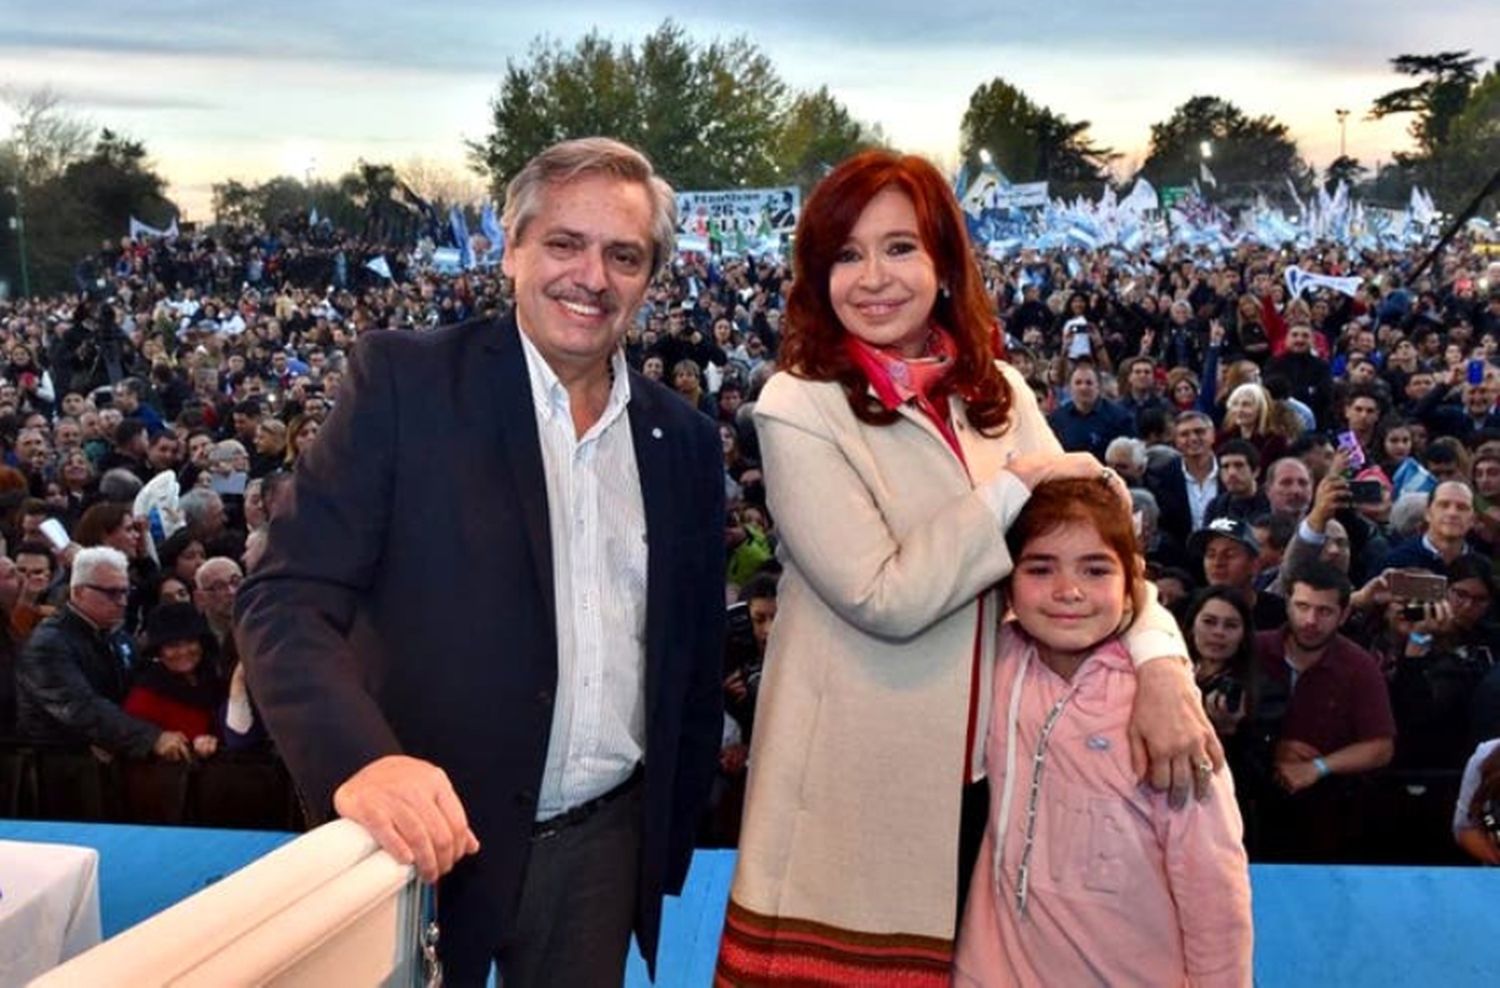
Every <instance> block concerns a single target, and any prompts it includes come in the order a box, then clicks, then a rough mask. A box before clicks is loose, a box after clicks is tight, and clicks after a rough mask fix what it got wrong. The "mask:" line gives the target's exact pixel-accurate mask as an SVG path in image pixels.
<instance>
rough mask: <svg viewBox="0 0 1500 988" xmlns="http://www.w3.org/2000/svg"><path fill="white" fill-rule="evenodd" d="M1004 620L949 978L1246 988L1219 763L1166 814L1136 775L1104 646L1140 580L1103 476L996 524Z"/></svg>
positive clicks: (1050, 487)
mask: <svg viewBox="0 0 1500 988" xmlns="http://www.w3.org/2000/svg"><path fill="white" fill-rule="evenodd" d="M1007 541H1008V542H1009V543H1010V549H1011V557H1012V559H1013V560H1014V562H1015V569H1014V571H1013V572H1012V574H1011V576H1010V580H1009V588H1008V593H1009V599H1010V607H1011V611H1012V613H1013V617H1014V619H1013V620H1007V622H1006V624H1005V625H1004V626H1003V627H1002V629H1001V632H1000V635H1001V638H1000V650H999V658H1000V661H999V662H998V663H997V665H996V671H995V678H994V703H993V705H992V707H991V709H992V711H993V713H992V715H991V719H990V728H989V734H988V738H987V742H986V748H985V757H986V764H987V769H988V773H989V779H990V793H991V798H990V819H989V825H988V827H987V829H986V832H985V838H984V845H983V849H982V850H981V851H980V854H979V859H978V861H977V862H976V864H975V871H974V878H973V882H972V883H971V885H970V892H969V900H968V905H967V907H966V909H965V913H964V919H963V925H962V928H961V929H960V931H959V942H958V951H957V957H956V960H955V964H954V982H955V984H958V985H965V986H974V985H983V986H986V988H993V986H1000V985H1070V986H1071V985H1150V986H1153V988H1157V986H1176V985H1193V986H1198V985H1235V986H1247V985H1249V984H1251V947H1252V934H1251V918H1250V878H1249V870H1248V867H1247V864H1246V858H1245V851H1244V846H1243V843H1242V831H1243V827H1242V824H1241V822H1240V815H1239V811H1238V809H1237V808H1236V806H1235V801H1234V787H1233V783H1232V782H1231V780H1230V777H1229V773H1228V772H1220V773H1219V774H1218V775H1217V776H1216V777H1214V779H1213V782H1212V785H1211V787H1210V796H1209V798H1208V799H1207V800H1205V801H1202V802H1198V803H1194V804H1193V805H1191V806H1190V807H1188V808H1187V809H1186V810H1177V811H1173V810H1171V809H1169V808H1168V806H1167V802H1166V800H1167V797H1166V796H1165V794H1160V793H1155V792H1152V791H1151V790H1150V789H1149V788H1148V787H1145V786H1143V785H1141V784H1140V782H1139V780H1138V779H1137V777H1136V774H1135V773H1134V772H1133V771H1132V769H1131V764H1130V740H1129V738H1128V736H1127V734H1126V728H1127V725H1128V723H1129V719H1130V709H1131V703H1132V701H1133V700H1134V698H1135V688H1136V682H1135V670H1134V667H1133V666H1132V665H1131V662H1130V657H1129V655H1128V654H1127V652H1126V651H1125V649H1124V647H1123V646H1121V644H1120V641H1119V635H1120V632H1121V631H1123V630H1124V629H1125V628H1126V627H1128V626H1129V624H1130V621H1131V618H1132V610H1133V608H1132V603H1131V602H1132V600H1134V599H1138V597H1137V596H1136V591H1137V590H1138V588H1139V586H1140V584H1141V582H1142V581H1143V580H1144V576H1142V574H1141V568H1140V561H1139V554H1138V552H1137V547H1136V542H1135V534H1134V530H1133V526H1132V523H1131V516H1130V513H1129V510H1128V509H1127V508H1126V507H1125V505H1124V504H1122V503H1121V501H1120V499H1119V497H1118V495H1117V494H1116V493H1115V492H1114V491H1113V490H1112V489H1111V488H1110V486H1109V485H1108V484H1107V483H1103V482H1099V481H1094V480H1059V481H1050V482H1047V483H1043V484H1040V485H1038V486H1037V488H1036V490H1035V491H1034V492H1033V493H1032V495H1031V500H1030V501H1029V502H1028V503H1027V505H1026V507H1025V509H1024V510H1023V511H1022V512H1021V515H1020V517H1018V518H1017V519H1016V521H1015V523H1014V524H1013V525H1012V526H1011V528H1010V531H1009V533H1008V535H1007Z"/></svg>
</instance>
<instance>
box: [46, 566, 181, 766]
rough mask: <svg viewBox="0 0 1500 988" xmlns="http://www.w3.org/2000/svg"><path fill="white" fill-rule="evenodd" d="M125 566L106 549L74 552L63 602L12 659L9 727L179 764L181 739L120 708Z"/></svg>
mask: <svg viewBox="0 0 1500 988" xmlns="http://www.w3.org/2000/svg"><path fill="white" fill-rule="evenodd" d="M128 566H129V561H128V560H127V559H126V557H125V554H124V553H122V552H120V551H119V550H118V549H114V548H111V547H109V546H95V547H93V548H87V549H83V550H81V551H79V553H78V555H77V556H75V557H74V559H73V570H72V576H71V578H70V586H69V596H68V603H67V604H66V605H65V606H64V607H63V608H62V609H61V610H60V611H58V612H57V613H56V614H54V615H52V616H51V617H49V618H47V619H46V620H44V621H43V622H42V623H41V624H39V625H37V628H36V630H35V631H34V632H32V634H31V638H30V639H29V640H28V641H27V643H26V645H25V647H24V648H23V649H22V650H21V654H20V658H19V659H18V660H17V663H16V684H17V693H16V695H17V702H16V721H17V732H18V733H19V734H20V735H21V736H22V737H24V738H27V739H30V740H33V741H45V742H51V743H60V744H70V745H77V746H80V747H82V746H92V747H95V748H98V749H100V750H102V751H105V752H109V753H114V754H124V755H132V756H135V757H145V756H148V755H153V754H154V755H156V756H158V757H161V758H164V759H167V760H169V761H183V760H186V759H187V758H189V757H190V752H191V750H192V749H191V747H190V744H189V741H188V738H187V737H186V736H184V735H182V734H180V733H178V732H176V731H164V730H162V729H160V728H158V727H156V726H155V725H153V724H150V723H148V722H146V721H143V720H141V719H139V718H137V717H132V716H131V715H130V714H128V713H126V712H125V711H124V710H123V709H122V708H121V704H122V703H123V702H124V700H125V695H126V690H127V688H128V685H129V683H128V680H129V673H130V668H131V666H132V664H133V654H134V653H133V649H132V648H131V645H130V641H129V638H128V637H127V636H126V635H125V634H124V632H123V631H122V630H121V624H122V623H123V622H124V619H125V607H126V601H127V600H128V598H129V596H130V581H129V576H128V575H127V569H128Z"/></svg>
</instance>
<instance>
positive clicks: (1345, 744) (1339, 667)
mask: <svg viewBox="0 0 1500 988" xmlns="http://www.w3.org/2000/svg"><path fill="white" fill-rule="evenodd" d="M1351 593H1352V587H1351V586H1350V584H1349V578H1348V577H1346V576H1345V575H1344V574H1342V573H1340V572H1339V571H1338V570H1336V569H1334V568H1333V567H1332V566H1330V565H1329V564H1327V563H1324V562H1313V563H1310V564H1308V565H1307V566H1304V567H1302V568H1301V569H1300V570H1299V571H1298V572H1296V573H1294V574H1293V575H1292V579H1291V595H1290V597H1289V598H1288V600H1287V616H1286V627H1285V628H1282V629H1277V630H1270V631H1262V632H1260V633H1259V634H1257V635H1256V641H1255V645H1256V652H1257V656H1258V659H1259V661H1260V671H1261V681H1262V684H1263V691H1264V693H1269V692H1270V691H1272V690H1273V689H1274V690H1275V692H1276V694H1277V695H1278V697H1281V698H1284V700H1283V701H1282V702H1284V703H1285V713H1284V714H1283V715H1282V718H1281V727H1280V730H1279V732H1278V735H1277V742H1276V751H1275V768H1274V773H1275V775H1274V781H1275V783H1276V784H1277V785H1278V786H1279V787H1280V788H1281V790H1282V791H1283V792H1284V793H1285V796H1286V798H1284V799H1282V800H1280V801H1278V802H1267V803H1262V804H1261V808H1262V811H1263V819H1262V826H1263V837H1264V839H1265V845H1264V848H1265V850H1266V851H1267V853H1268V855H1271V856H1273V857H1276V858H1286V859H1304V860H1340V859H1341V858H1342V857H1343V856H1347V855H1349V854H1350V853H1352V852H1353V851H1354V850H1355V848H1354V847H1353V844H1354V843H1355V842H1356V841H1355V839H1354V837H1353V832H1352V827H1353V821H1351V820H1350V819H1348V817H1347V815H1346V814H1347V812H1348V810H1349V807H1350V803H1349V802H1348V801H1347V800H1348V789H1347V788H1346V787H1344V786H1338V785H1335V784H1333V783H1335V782H1336V781H1337V780H1338V779H1339V778H1341V777H1351V776H1352V777H1358V776H1360V775H1363V774H1365V773H1368V772H1372V771H1374V770H1376V769H1378V768H1382V767H1384V766H1385V765H1387V764H1389V763H1390V761H1391V759H1392V757H1393V756H1394V754H1395V737H1396V723H1395V717H1394V715H1393V714H1392V712H1391V702H1390V696H1389V694H1388V692H1387V690H1386V684H1385V679H1384V677H1382V676H1381V674H1380V666H1379V664H1378V662H1377V661H1376V660H1375V658H1374V657H1373V656H1371V655H1370V654H1369V653H1368V652H1366V651H1365V650H1364V649H1362V648H1360V647H1359V646H1358V645H1356V644H1355V643H1354V642H1352V641H1350V640H1349V639H1348V638H1345V637H1344V636H1343V635H1341V634H1339V628H1340V626H1341V625H1343V623H1344V621H1345V620H1346V619H1347V618H1348V616H1349V598H1350V594H1351ZM1263 695H1264V694H1263ZM1263 702H1264V701H1263Z"/></svg>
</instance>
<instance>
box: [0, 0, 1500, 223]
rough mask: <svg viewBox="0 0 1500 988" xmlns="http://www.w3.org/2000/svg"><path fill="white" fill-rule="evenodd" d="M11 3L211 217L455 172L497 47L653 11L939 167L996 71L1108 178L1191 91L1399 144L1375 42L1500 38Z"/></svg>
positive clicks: (1354, 31)
mask: <svg viewBox="0 0 1500 988" xmlns="http://www.w3.org/2000/svg"><path fill="white" fill-rule="evenodd" d="M4 7H5V9H6V13H5V16H4V17H3V19H0V83H3V84H10V85H13V86H19V87H23V88H32V87H38V86H43V85H47V86H51V87H52V88H53V89H55V90H56V91H58V92H59V93H61V94H62V95H64V96H65V97H66V98H67V99H68V101H69V105H70V108H71V109H72V110H73V111H74V112H76V113H78V114H80V115H82V116H85V117H87V118H88V119H90V120H92V121H94V122H95V123H97V124H100V125H103V126H109V127H112V128H115V129H117V130H122V131H124V132H126V133H127V134H129V135H131V136H132V137H134V138H136V139H139V140H142V141H144V142H145V143H146V146H147V148H148V149H149V151H150V153H151V155H152V157H153V159H154V161H155V162H156V165H157V167H158V169H159V170H160V172H161V173H162V174H164V175H165V176H166V177H167V178H168V179H169V180H170V182H171V183H172V189H171V192H172V195H173V196H174V197H175V198H176V199H177V201H178V202H179V203H180V204H181V205H183V206H184V207H185V208H186V209H187V211H188V218H190V219H192V218H197V219H204V218H207V208H208V187H209V185H210V184H211V183H213V182H215V181H220V180H222V179H224V178H230V177H233V178H240V179H243V180H252V181H256V180H260V179H264V178H267V177H270V176H272V175H276V174H282V173H286V174H293V175H298V176H303V175H306V174H309V173H311V174H314V175H316V176H321V177H327V178H331V177H333V176H336V175H338V174H339V173H341V172H342V171H344V170H345V169H346V168H347V167H348V166H349V165H350V164H352V163H353V162H354V160H355V159H357V158H360V157H364V158H366V159H369V160H375V161H391V162H394V163H396V164H398V165H399V164H401V163H402V162H404V161H407V160H409V159H411V158H413V157H421V158H424V159H427V160H429V161H435V162H444V163H450V164H452V165H454V166H455V167H460V166H461V164H462V160H463V144H462V141H463V139H464V138H465V137H470V138H478V137H481V136H482V135H483V134H484V132H485V130H486V128H487V121H488V105H487V104H488V100H489V98H490V97H491V96H492V95H493V93H494V91H495V88H496V85H497V83H498V81H499V79H500V76H501V73H502V72H503V70H504V67H505V63H506V60H507V59H511V58H524V57H525V54H526V51H527V49H528V48H529V46H530V45H531V43H532V41H533V39H535V38H536V37H538V36H539V35H547V36H549V37H552V38H556V39H558V40H561V41H563V42H564V43H571V42H572V41H574V40H576V39H577V38H578V37H580V36H581V35H582V34H584V33H585V32H587V31H588V30H589V29H590V28H595V27H597V28H598V29H600V30H601V31H602V32H604V33H605V34H608V35H610V36H612V37H614V38H615V39H616V40H619V41H626V40H637V39H639V38H641V37H643V36H644V35H645V34H647V33H649V32H650V31H651V30H653V29H654V28H655V27H656V26H657V25H659V24H660V23H661V21H662V20H663V19H664V18H667V17H671V18H673V19H675V20H676V21H677V22H678V23H680V24H681V25H682V26H683V27H684V28H686V29H687V31H688V32H689V34H690V35H692V36H693V37H694V38H695V39H697V40H702V41H706V40H709V39H711V38H714V37H728V36H733V35H741V34H743V35H745V36H747V37H749V38H750V39H751V40H752V41H754V42H755V43H756V44H758V45H759V46H760V47H761V48H762V49H763V50H764V51H765V52H766V53H767V54H769V55H770V56H771V58H772V59H773V60H774V61H775V63H776V65H777V67H778V69H779V70H780V72H781V74H782V76H783V77H784V78H785V79H786V80H787V82H788V83H790V84H791V85H792V86H795V87H798V88H809V89H811V88H816V87H817V86H820V85H825V84H826V85H827V86H828V87H829V88H830V89H831V90H832V92H833V93H834V95H836V96H837V97H838V98H839V99H841V100H843V101H844V103H845V104H846V105H847V106H848V107H849V108H850V110H851V111H852V112H853V113H854V114H855V115H856V116H858V117H860V118H861V119H863V120H866V121H869V122H874V123H879V124H880V125H881V126H883V127H884V129H885V131H886V134H887V135H888V137H889V138H890V139H891V140H892V142H893V143H894V144H896V145H897V146H898V147H901V148H904V149H908V150H914V151H918V152H922V153H926V154H929V155H931V156H933V157H935V158H937V159H938V160H939V161H940V162H943V163H945V164H951V163H952V162H953V161H954V160H955V158H956V152H957V144H958V125H959V120H960V118H961V117H962V115H963V111H964V108H965V106H966V104H967V102H968V98H969V94H970V93H971V92H972V91H973V90H974V88H975V87H976V86H978V85H979V84H981V83H983V82H986V81H988V80H989V79H991V78H993V77H994V76H996V75H1000V76H1003V77H1005V78H1006V79H1008V80H1009V81H1011V82H1012V83H1014V84H1015V85H1017V86H1019V87H1020V88H1021V89H1023V90H1024V91H1025V92H1026V93H1027V94H1028V95H1030V96H1031V97H1032V98H1033V99H1034V100H1036V101H1037V102H1039V103H1042V104H1044V105H1047V106H1050V107H1051V108H1053V109H1054V110H1056V111H1058V112H1061V113H1063V114H1065V115H1066V116H1068V117H1070V118H1072V119H1086V120H1090V121H1092V122H1093V131H1092V134H1093V136H1094V138H1095V140H1096V141H1097V142H1099V143H1100V144H1104V145H1108V146H1111V147H1114V148H1116V149H1117V150H1120V151H1122V152H1124V153H1125V155H1126V157H1125V159H1124V161H1123V162H1122V164H1121V168H1120V170H1121V171H1122V172H1123V173H1124V174H1129V172H1130V171H1131V170H1132V165H1133V164H1138V163H1139V161H1140V159H1141V158H1142V157H1144V151H1145V148H1146V144H1147V141H1148V139H1149V128H1150V125H1151V123H1152V122H1154V121H1159V120H1162V119H1164V118H1165V117H1166V116H1167V115H1168V114H1170V112H1171V111H1172V109H1173V108H1174V107H1175V106H1177V105H1178V104H1180V103H1182V102H1183V101H1185V100H1186V99H1188V98H1189V97H1192V96H1194V95H1202V94H1212V95H1219V96H1223V97H1225V98H1227V99H1229V100H1231V101H1233V102H1234V103H1236V104H1237V105H1239V106H1240V108H1241V109H1243V110H1245V111H1246V112H1247V113H1250V114H1252V115H1253V114H1261V113H1271V114H1274V115H1276V116H1277V117H1279V118H1280V119H1282V120H1283V121H1285V122H1286V123H1287V124H1289V125H1290V127H1291V129H1292V131H1293V134H1294V136H1295V137H1296V138H1297V140H1298V142H1299V144H1300V146H1301V149H1302V152H1303V154H1304V155H1305V156H1307V157H1308V158H1309V159H1310V160H1311V161H1312V162H1313V163H1314V164H1315V165H1317V166H1319V167H1321V166H1323V165H1326V164H1327V163H1328V162H1329V161H1330V160H1331V159H1332V158H1333V157H1334V156H1335V155H1336V154H1337V153H1338V140H1339V133H1338V123H1337V120H1336V118H1335V116H1334V110H1335V109H1337V108H1339V107H1347V108H1349V109H1351V110H1352V111H1354V112H1353V113H1351V115H1350V117H1349V121H1348V149H1349V153H1350V154H1352V155H1354V156H1355V157H1357V158H1359V159H1360V160H1361V162H1362V163H1364V164H1365V165H1367V166H1368V165H1371V164H1373V163H1374V162H1375V161H1377V160H1389V159H1390V157H1391V154H1392V152H1393V151H1397V150H1402V149H1404V148H1406V147H1408V146H1409V139H1408V137H1407V135H1406V125H1407V120H1405V119H1401V118H1396V119H1389V120H1385V121H1378V122H1376V121H1369V120H1366V119H1364V116H1365V112H1366V111H1367V110H1368V108H1369V105H1370V102H1371V101H1372V100H1373V99H1374V98H1375V97H1376V96H1378V95H1380V94H1381V93H1383V92H1386V91H1387V90H1390V89H1393V88H1395V87H1397V86H1399V85H1403V84H1405V83H1404V80H1403V78H1402V77H1400V76H1397V75H1396V74H1394V73H1393V72H1391V71H1390V68H1389V64H1388V59H1389V58H1390V57H1392V56H1394V55H1396V54H1400V53H1403V52H1412V53H1429V52H1435V51H1440V50H1445V49H1465V48H1475V47H1476V45H1479V44H1482V41H1483V39H1490V40H1491V41H1493V40H1494V39H1500V3H1495V2H1493V0H1445V2H1443V3H1441V4H1413V3H1410V2H1399V3H1398V2H1388V0H1373V2H1342V3H1340V2H1326V3H1315V2H1310V0H1297V2H1287V0H1264V2H1262V3H1259V4H1255V5H1248V4H1212V3H1184V2H1180V0H1161V2H1152V3H1145V2H1140V0H1109V2H1097V0H1079V2H1070V3H1035V2H1033V3H1013V2H1008V0H1000V2H996V0H952V2H949V3H946V4H934V5H925V6H922V5H914V4H911V3H898V2H895V0H861V2H860V3H858V4H855V3H848V2H845V0H823V2H821V3H817V4H812V3H798V2H792V0H760V2H752V3H743V2H740V3H733V4H716V3H700V4H682V3H648V2H617V3H599V2H594V0H585V2H581V3H575V4H572V5H569V6H567V7H565V8H564V7H562V6H560V5H553V4H540V3H534V2H532V3H525V4H518V3H513V2H506V0H499V2H497V0H487V2H481V0H456V2H444V3H439V4H417V3H411V2H403V3H390V2H387V0H362V2H351V0H319V2H317V3H308V2H297V3H293V2H288V0H261V2H259V3H254V4H216V3H215V4H211V3H202V2H191V0H177V2H171V0H131V2H130V3H128V4H121V3H118V2H112V3H108V4H106V3H101V2H97V0H62V2H57V0H52V2H44V0H6V3H5V4H4ZM1474 54H1476V55H1480V56H1484V57H1485V58H1493V57H1495V56H1497V55H1500V50H1496V51H1490V50H1486V49H1483V48H1478V49H1476V50H1475V51H1474ZM3 126H4V124H3V123H0V127H3Z"/></svg>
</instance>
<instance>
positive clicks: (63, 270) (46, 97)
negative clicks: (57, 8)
mask: <svg viewBox="0 0 1500 988" xmlns="http://www.w3.org/2000/svg"><path fill="white" fill-rule="evenodd" d="M3 98H4V100H5V102H6V103H7V104H8V105H9V107H10V108H11V110H12V111H13V114H14V117H15V124H14V125H13V127H12V129H11V131H10V133H9V134H8V135H7V136H6V137H5V139H4V140H3V141H0V173H3V174H0V184H3V185H4V186H5V187H6V188H9V187H11V186H14V187H15V188H16V189H17V190H18V192H19V197H15V196H12V197H8V198H9V202H8V203H7V207H8V209H7V212H8V213H11V212H14V211H16V210H19V211H20V212H21V218H22V220H23V222H24V234H25V246H26V254H27V269H28V273H29V279H27V280H29V281H30V285H31V288H32V290H33V291H35V292H50V291H58V290H67V289H71V288H73V287H74V279H73V270H74V266H75V265H76V263H77V262H78V260H79V259H80V258H82V257H83V256H84V255H86V254H88V253H89V252H91V251H93V250H97V249H98V247H99V245H100V243H102V242H104V241H107V240H114V239H116V238H118V237H121V236H124V235H125V233H126V232H127V230H128V229H129V224H130V218H131V217H132V216H134V217H137V218H139V219H141V220H143V221H145V222H147V223H151V224H153V225H157V224H159V225H163V226H165V225H166V224H168V223H169V222H170V221H171V220H172V219H173V218H174V217H175V216H176V215H177V207H176V206H175V205H173V203H172V202H171V201H170V200H169V199H168V198H167V195H166V181H165V180H164V179H163V178H162V177H161V176H160V175H159V174H157V172H156V168H155V166H154V165H153V164H152V162H151V160H150V158H149V156H148V155H147V153H146V148H145V145H143V144H142V143H141V142H139V141H135V140H132V139H130V138H129V137H127V136H125V135H123V134H120V133H117V132H115V131H112V130H110V129H108V128H105V129H103V130H99V131H97V132H96V131H95V129H94V127H93V125H92V124H90V123H88V122H86V121H83V120H81V119H79V118H78V117H75V116H73V115H72V114H70V113H69V112H68V111H67V109H66V107H65V106H64V104H63V102H62V100H61V99H59V98H58V97H57V96H56V95H55V94H54V93H52V92H51V91H50V90H45V89H43V90H36V91H30V92H22V91H17V90H11V91H8V92H7V93H5V94H4V97H3ZM17 199H19V202H18V201H17ZM4 241H5V243H4V258H5V261H4V265H3V266H4V269H5V272H4V273H5V276H6V277H7V279H9V280H11V281H12V283H13V284H17V283H19V282H20V281H21V279H20V277H19V276H20V263H19V251H18V250H13V249H12V247H13V245H14V246H15V247H19V243H16V242H15V241H14V240H13V239H12V238H11V237H10V236H6V237H5V238H4Z"/></svg>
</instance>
